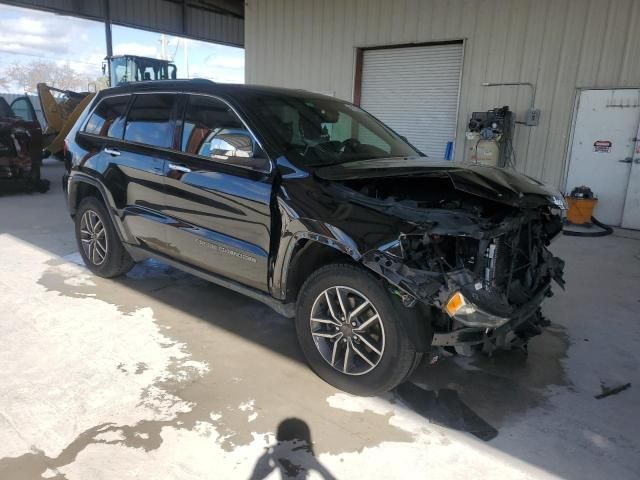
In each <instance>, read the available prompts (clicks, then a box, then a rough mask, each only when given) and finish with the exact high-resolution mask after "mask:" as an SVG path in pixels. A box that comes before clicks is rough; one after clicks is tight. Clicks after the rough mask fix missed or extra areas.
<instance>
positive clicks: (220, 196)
mask: <svg viewBox="0 0 640 480" xmlns="http://www.w3.org/2000/svg"><path fill="white" fill-rule="evenodd" d="M200 100H202V99H200ZM192 102H193V100H192ZM202 102H203V103H201V104H197V112H198V114H197V115H199V116H201V117H202V118H200V119H199V120H198V119H195V120H190V117H188V116H187V115H185V123H186V124H187V127H186V128H185V129H184V132H185V134H184V138H183V141H182V146H181V147H182V148H185V150H188V151H191V152H194V153H193V154H190V153H185V152H180V153H175V154H174V155H173V157H172V159H171V160H170V161H169V162H168V164H167V172H166V175H167V176H166V194H167V207H166V214H167V216H169V217H171V219H172V220H173V223H171V225H170V227H171V228H169V233H168V235H169V243H170V244H171V247H172V248H173V249H174V251H175V253H174V255H176V256H177V258H179V259H180V260H181V261H183V262H186V263H189V264H191V265H194V266H197V267H199V268H203V269H205V270H207V271H210V272H213V273H216V274H219V275H222V276H224V277H227V278H229V279H232V280H236V281H239V282H241V283H244V284H246V285H249V286H252V287H254V288H257V289H260V290H264V291H268V286H267V271H268V265H269V242H270V233H271V232H270V228H271V210H270V205H271V191H272V186H271V176H270V175H269V174H268V173H265V172H263V171H258V170H254V169H251V168H246V162H250V161H251V160H250V159H246V158H245V159H241V160H239V161H238V162H239V163H242V162H244V166H238V165H236V164H234V162H235V159H234V160H231V161H229V162H227V163H223V162H222V161H218V160H220V158H218V160H214V159H213V158H214V156H215V153H216V152H213V151H211V152H210V151H209V150H210V147H211V146H212V145H214V143H215V142H213V141H209V140H208V139H209V138H211V137H212V132H213V131H214V130H215V131H216V132H218V133H220V132H227V133H228V135H230V137H228V138H231V137H233V136H234V135H238V132H240V131H245V132H246V130H243V128H244V127H243V125H242V124H241V122H240V120H239V119H238V118H237V116H236V117H235V118H234V115H235V114H234V113H232V112H231V111H230V109H229V107H228V106H226V104H224V103H223V102H221V101H219V100H217V99H212V100H210V101H205V100H202ZM208 102H209V103H208ZM216 102H219V103H216ZM209 107H211V108H212V109H215V108H219V109H220V110H219V111H216V112H215V113H211V112H212V111H213V110H207V109H208V108H209ZM188 108H189V107H188ZM192 108H193V109H195V108H196V103H194V104H193V107H192ZM224 109H226V111H223V110H224ZM208 111H209V113H210V114H208V113H207V112H208ZM190 121H191V122H192V123H195V124H198V125H199V124H200V121H202V122H204V123H206V122H207V121H208V122H210V123H211V122H213V123H216V122H217V123H220V122H222V123H220V124H223V123H225V122H231V123H234V122H235V123H234V124H233V125H231V126H233V127H234V128H226V127H228V126H229V125H227V124H225V125H224V127H225V128H213V126H212V128H211V129H208V130H207V128H205V127H202V128H200V129H199V130H202V132H201V131H199V130H198V129H196V128H194V126H193V125H191V126H189V122H190ZM200 126H202V125H200ZM247 133H248V132H247ZM244 138H246V137H244ZM207 142H208V143H207ZM205 144H206V145H205ZM205 151H206V154H207V156H208V157H207V158H205V157H204V156H202V155H198V154H197V153H198V152H200V153H203V152H205ZM218 157H220V156H218ZM221 158H222V157H221Z"/></svg>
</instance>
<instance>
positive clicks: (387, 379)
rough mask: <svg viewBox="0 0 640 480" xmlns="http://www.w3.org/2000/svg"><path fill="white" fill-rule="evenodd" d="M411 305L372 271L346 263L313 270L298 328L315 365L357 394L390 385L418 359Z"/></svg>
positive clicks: (303, 296)
mask: <svg viewBox="0 0 640 480" xmlns="http://www.w3.org/2000/svg"><path fill="white" fill-rule="evenodd" d="M406 310H407V309H406V308H405V307H404V306H403V305H402V304H401V303H400V302H399V301H397V300H396V299H395V298H394V297H392V296H391V295H390V294H389V292H388V291H387V289H386V288H385V287H384V285H383V284H382V283H381V281H380V280H379V279H378V278H376V277H375V276H374V275H373V274H371V273H369V272H366V271H364V270H362V269H360V268H358V267H356V266H353V265H346V264H336V265H328V266H326V267H323V268H321V269H319V270H318V271H316V272H315V273H314V274H312V275H311V276H310V277H309V278H308V279H307V281H306V282H305V284H304V285H303V287H302V289H301V292H300V297H299V299H298V308H297V314H296V331H297V334H298V340H299V342H300V345H301V348H302V351H303V352H304V355H305V357H306V358H307V360H308V362H309V364H310V365H311V368H312V369H313V370H314V371H315V372H316V373H317V374H318V375H319V376H320V377H321V378H322V379H324V380H325V381H327V382H328V383H330V384H332V385H334V386H335V387H338V388H340V389H341V390H345V391H347V392H351V393H355V394H358V395H375V394H377V393H381V392H384V391H387V390H391V389H392V388H394V387H395V386H396V385H398V384H399V383H400V382H402V381H403V380H404V379H405V378H406V377H408V376H409V375H410V374H411V371H412V370H413V369H414V368H415V367H416V365H417V364H418V363H419V361H420V358H421V356H422V354H421V353H418V352H416V351H415V348H414V345H413V342H412V341H411V339H410V338H409V334H408V331H407V329H406V327H405V323H404V322H405V319H404V318H403V315H405V314H406Z"/></svg>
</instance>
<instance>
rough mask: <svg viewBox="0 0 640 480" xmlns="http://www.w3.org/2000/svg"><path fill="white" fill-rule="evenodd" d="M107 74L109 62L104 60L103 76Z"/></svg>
mask: <svg viewBox="0 0 640 480" xmlns="http://www.w3.org/2000/svg"><path fill="white" fill-rule="evenodd" d="M106 74H107V62H102V76H103V77H104V76H105V75H106Z"/></svg>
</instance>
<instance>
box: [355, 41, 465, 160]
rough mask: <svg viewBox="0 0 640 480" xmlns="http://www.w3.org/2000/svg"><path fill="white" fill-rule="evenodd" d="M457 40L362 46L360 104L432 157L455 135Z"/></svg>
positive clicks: (441, 155)
mask: <svg viewBox="0 0 640 480" xmlns="http://www.w3.org/2000/svg"><path fill="white" fill-rule="evenodd" d="M462 53H463V47H462V43H449V44H438V45H428V46H416V47H399V48H379V49H367V50H364V52H363V57H362V85H361V90H360V105H361V107H362V108H364V109H365V110H367V111H368V112H370V113H371V114H373V115H375V116H376V117H378V118H379V119H380V120H382V121H383V122H385V123H386V124H388V125H389V126H390V127H391V128H393V129H394V130H395V131H396V132H398V133H399V134H400V135H404V136H405V137H407V138H408V139H409V141H410V142H411V143H412V144H414V145H415V146H416V147H418V148H419V149H420V150H422V151H423V152H424V153H426V154H427V155H429V156H430V157H433V158H440V159H441V158H444V155H445V150H446V148H447V142H450V141H454V140H455V133H456V116H457V111H458V94H459V90H460V76H461V75H460V74H461V72H462Z"/></svg>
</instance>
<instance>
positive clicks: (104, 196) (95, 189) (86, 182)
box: [67, 173, 131, 243]
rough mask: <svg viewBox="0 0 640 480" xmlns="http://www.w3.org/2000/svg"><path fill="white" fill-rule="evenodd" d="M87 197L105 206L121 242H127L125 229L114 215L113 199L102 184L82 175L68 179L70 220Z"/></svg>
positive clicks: (77, 174)
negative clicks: (95, 199)
mask: <svg viewBox="0 0 640 480" xmlns="http://www.w3.org/2000/svg"><path fill="white" fill-rule="evenodd" d="M87 196H93V197H96V198H97V199H98V200H100V201H101V202H102V203H103V204H104V205H105V207H106V208H107V211H108V213H109V216H110V217H111V221H112V222H113V225H114V227H115V230H116V233H117V234H118V237H119V238H120V240H121V241H123V242H127V238H128V237H127V235H126V229H125V227H124V225H123V223H122V221H121V219H120V217H118V215H116V214H115V208H114V201H113V197H112V196H111V194H110V193H109V190H108V189H107V188H106V187H105V186H104V185H103V184H102V182H100V181H99V180H97V179H95V178H93V177H90V176H89V175H85V174H82V173H76V174H74V175H72V176H71V177H69V184H68V190H67V205H68V208H69V212H70V214H71V217H72V218H75V215H76V212H77V210H78V206H79V205H80V202H81V201H82V199H83V198H86V197H87ZM129 243H131V242H129Z"/></svg>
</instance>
